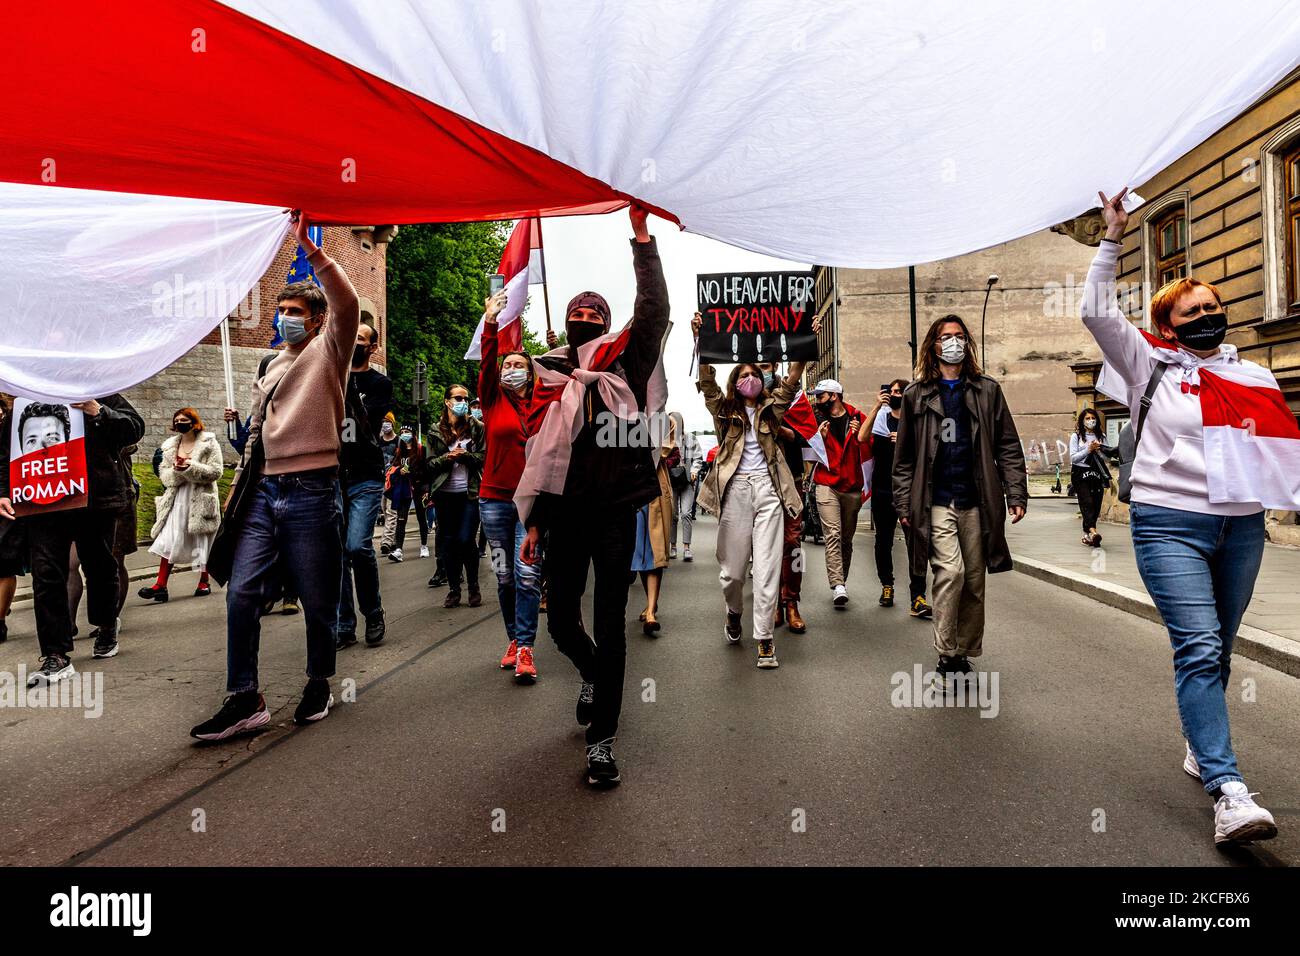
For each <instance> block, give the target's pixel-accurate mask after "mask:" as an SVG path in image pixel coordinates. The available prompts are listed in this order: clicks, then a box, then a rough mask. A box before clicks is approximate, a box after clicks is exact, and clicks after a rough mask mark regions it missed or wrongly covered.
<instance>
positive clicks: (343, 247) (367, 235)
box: [123, 226, 396, 463]
mask: <svg viewBox="0 0 1300 956" xmlns="http://www.w3.org/2000/svg"><path fill="white" fill-rule="evenodd" d="M395 233H396V227H393V226H379V227H372V226H364V227H362V226H354V227H347V226H326V227H325V228H324V230H323V235H322V238H321V248H322V249H324V250H325V252H326V253H327V254H328V255H329V256H330V258H332V259H334V260H335V261H336V262H338V263H339V264H340V265H341V266H342V267H343V270H344V271H345V272H346V273H347V274H348V278H349V279H351V280H352V284H353V286H354V287H355V288H356V290H357V295H358V296H359V297H360V299H361V319H362V321H363V322H369V323H370V324H371V325H373V326H374V327H375V328H376V329H378V331H379V339H380V343H381V344H380V349H379V351H378V352H377V353H376V354H375V357H374V360H373V364H374V365H376V366H377V367H379V368H381V369H382V368H384V366H385V364H386V359H385V354H384V344H385V343H386V342H387V340H388V333H387V312H386V309H385V302H386V299H385V294H384V290H385V284H386V282H387V272H386V257H387V250H388V246H387V241H388V240H389V239H391V238H392V236H393V235H394V234H395ZM377 239H378V241H376V240H377ZM297 248H298V246H297V242H296V241H295V240H294V239H293V238H292V237H290V238H288V239H286V240H285V242H284V245H283V246H281V248H280V251H279V252H278V253H277V254H276V257H275V261H274V262H272V264H271V267H270V268H269V269H268V270H267V272H266V275H264V276H263V277H262V279H261V280H260V281H259V282H258V284H257V286H256V287H255V289H254V290H253V291H252V292H250V293H249V295H248V297H247V298H245V300H244V301H243V302H241V303H240V304H239V307H238V308H237V309H236V310H235V311H234V312H233V313H232V314H231V315H230V317H229V318H228V319H227V320H226V321H227V322H228V323H229V328H230V345H231V360H232V365H233V369H234V384H235V402H236V407H237V408H238V410H239V412H240V414H241V415H247V414H248V403H249V393H250V388H251V385H252V381H253V379H254V377H255V376H256V374H257V366H258V364H259V363H260V362H261V360H262V356H264V355H266V354H268V353H269V352H270V351H271V350H270V347H269V344H270V342H271V339H272V338H273V337H274V330H273V328H272V323H273V321H274V319H275V311H276V302H275V297H276V296H277V295H278V294H279V292H280V290H281V289H282V288H284V285H285V277H286V276H287V275H288V273H289V268H290V263H291V262H292V261H293V258H294V254H295V253H296V251H297ZM123 394H124V395H125V396H126V397H127V398H128V399H129V400H130V401H131V403H132V404H133V405H135V407H136V408H138V409H139V410H140V414H141V415H142V416H143V417H144V420H145V428H146V431H145V436H144V440H143V441H142V442H141V443H140V451H139V453H138V454H137V455H136V460H137V461H147V460H148V459H149V458H150V456H152V455H153V452H154V449H155V448H157V447H158V446H159V445H160V444H161V443H162V442H163V441H164V440H165V439H166V438H167V437H168V435H169V434H170V432H169V430H168V429H169V428H170V426H171V420H172V416H173V415H174V414H175V413H176V410H177V409H180V408H184V407H186V406H192V407H193V408H194V409H195V410H196V411H198V413H199V415H200V416H201V417H202V418H203V421H204V423H205V424H206V425H207V426H208V428H209V429H211V430H212V431H214V432H216V433H218V434H219V435H220V436H221V437H222V443H221V444H222V446H223V447H224V448H225V450H226V456H227V461H228V462H231V463H233V462H234V461H236V460H237V456H236V455H235V453H234V451H233V449H231V448H230V445H229V443H227V442H226V441H225V422H224V421H223V419H222V412H223V409H224V408H225V407H226V380H225V372H224V369H223V365H222V361H221V332H220V329H219V328H218V329H213V330H212V332H211V333H209V334H208V335H207V336H206V337H205V338H204V339H203V341H201V342H200V343H199V344H198V345H196V346H194V348H192V349H190V351H189V352H187V353H185V354H184V355H183V356H181V357H180V358H179V359H177V360H176V361H175V362H174V363H172V365H170V366H168V367H167V368H166V369H164V370H163V371H162V372H160V373H158V374H157V375H155V376H154V377H153V378H150V379H148V380H146V381H144V382H141V383H140V384H139V385H136V386H135V387H134V388H131V389H128V390H127V391H126V392H124V393H123Z"/></svg>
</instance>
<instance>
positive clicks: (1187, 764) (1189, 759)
mask: <svg viewBox="0 0 1300 956" xmlns="http://www.w3.org/2000/svg"><path fill="white" fill-rule="evenodd" d="M1183 772H1184V773H1185V774H1187V776H1189V777H1195V778H1196V779H1197V780H1200V779H1201V765H1200V764H1199V763H1197V762H1196V754H1194V753H1192V745H1191V744H1188V745H1187V756H1186V757H1184V758H1183Z"/></svg>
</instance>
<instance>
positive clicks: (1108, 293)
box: [1080, 189, 1156, 385]
mask: <svg viewBox="0 0 1300 956" xmlns="http://www.w3.org/2000/svg"><path fill="white" fill-rule="evenodd" d="M1127 193H1128V189H1121V190H1120V191H1119V192H1118V193H1116V194H1115V196H1114V197H1112V198H1111V199H1107V198H1106V196H1105V194H1104V193H1098V194H1097V195H1098V196H1100V197H1101V209H1102V215H1103V217H1104V218H1105V220H1106V237H1105V238H1104V239H1103V240H1102V241H1101V244H1100V245H1099V246H1098V247H1097V256H1096V258H1094V259H1093V260H1092V265H1091V266H1089V267H1088V276H1087V278H1086V279H1085V280H1084V283H1083V304H1082V306H1081V307H1080V314H1081V316H1082V318H1083V324H1084V326H1085V327H1086V328H1087V330H1088V331H1089V332H1090V333H1091V334H1092V337H1093V338H1094V339H1095V340H1096V341H1097V345H1098V347H1100V349H1101V354H1102V355H1103V356H1105V358H1106V361H1107V362H1109V363H1110V364H1111V365H1112V366H1113V367H1114V368H1115V371H1117V372H1119V374H1120V375H1121V376H1123V378H1124V380H1125V381H1126V382H1128V383H1129V384H1131V385H1136V384H1140V383H1141V382H1143V381H1145V380H1146V379H1147V378H1149V377H1150V375H1151V370H1152V369H1153V368H1155V362H1156V359H1155V353H1154V351H1153V347H1152V345H1151V343H1149V342H1148V341H1147V340H1146V339H1145V338H1144V337H1143V335H1142V333H1141V332H1139V331H1138V329H1137V327H1136V326H1134V325H1133V323H1132V322H1130V321H1129V320H1128V317H1127V316H1125V315H1124V313H1123V311H1121V309H1120V307H1119V300H1118V297H1117V296H1116V294H1115V269H1116V267H1117V265H1118V263H1119V250H1120V238H1121V237H1122V236H1123V235H1124V229H1125V228H1126V227H1127V226H1128V213H1127V212H1126V211H1125V209H1124V196H1125V195H1126V194H1127Z"/></svg>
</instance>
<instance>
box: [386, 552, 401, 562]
mask: <svg viewBox="0 0 1300 956" xmlns="http://www.w3.org/2000/svg"><path fill="white" fill-rule="evenodd" d="M388 560H389V561H396V562H397V563H398V564H401V563H402V549H401V548H394V549H393V550H392V551H389V552H388Z"/></svg>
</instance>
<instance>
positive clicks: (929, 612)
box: [909, 594, 934, 621]
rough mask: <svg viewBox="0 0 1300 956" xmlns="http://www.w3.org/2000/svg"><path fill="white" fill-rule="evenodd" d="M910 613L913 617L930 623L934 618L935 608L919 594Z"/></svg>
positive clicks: (913, 600)
mask: <svg viewBox="0 0 1300 956" xmlns="http://www.w3.org/2000/svg"><path fill="white" fill-rule="evenodd" d="M909 613H910V614H911V615H912V617H918V618H920V619H921V620H923V621H928V620H929V619H930V618H932V617H934V608H932V607H930V605H929V604H928V603H927V602H926V600H925V595H924V594H918V595H917V596H916V597H915V598H913V599H912V610H911V611H910V612H909Z"/></svg>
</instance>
